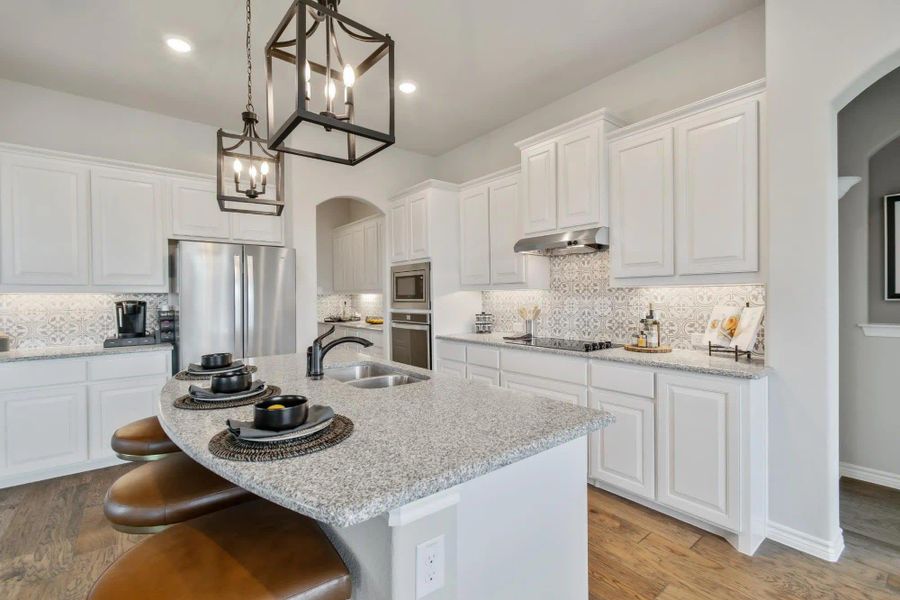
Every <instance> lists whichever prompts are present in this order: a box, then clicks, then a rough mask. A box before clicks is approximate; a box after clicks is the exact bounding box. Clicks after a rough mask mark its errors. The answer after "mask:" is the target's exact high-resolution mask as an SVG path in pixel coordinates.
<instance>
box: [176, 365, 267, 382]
mask: <svg viewBox="0 0 900 600" xmlns="http://www.w3.org/2000/svg"><path fill="white" fill-rule="evenodd" d="M246 367H247V368H248V369H249V370H250V372H251V373H256V371H257V368H256V365H246ZM213 375H216V373H209V374H204V373H191V372H189V371H188V370H187V369H185V370H184V371H178V372H177V373H175V379H177V380H178V381H206V380H207V379H209V378H210V377H212V376H213Z"/></svg>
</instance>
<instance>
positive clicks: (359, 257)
mask: <svg viewBox="0 0 900 600" xmlns="http://www.w3.org/2000/svg"><path fill="white" fill-rule="evenodd" d="M382 232H383V225H382V219H381V217H369V218H367V219H364V220H362V221H356V222H354V223H349V224H347V225H342V226H340V227H336V228H335V229H334V230H333V232H332V255H331V260H332V270H333V284H332V285H333V287H334V291H335V292H341V293H353V294H365V293H380V292H381V291H382V278H383V275H382V262H383V260H384V259H383V258H382V247H383V245H382V241H381V240H382Z"/></svg>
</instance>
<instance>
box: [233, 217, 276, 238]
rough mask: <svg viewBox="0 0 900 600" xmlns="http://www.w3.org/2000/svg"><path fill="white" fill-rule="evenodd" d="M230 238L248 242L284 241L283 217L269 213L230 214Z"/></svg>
mask: <svg viewBox="0 0 900 600" xmlns="http://www.w3.org/2000/svg"><path fill="white" fill-rule="evenodd" d="M231 239H232V240H233V241H235V242H245V243H249V244H273V245H281V244H283V243H284V219H283V218H282V217H280V216H279V217H275V216H270V215H242V214H240V213H232V215H231Z"/></svg>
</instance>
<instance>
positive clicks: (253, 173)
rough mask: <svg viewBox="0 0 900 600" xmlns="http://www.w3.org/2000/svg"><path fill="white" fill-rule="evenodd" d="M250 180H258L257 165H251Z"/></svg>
mask: <svg viewBox="0 0 900 600" xmlns="http://www.w3.org/2000/svg"><path fill="white" fill-rule="evenodd" d="M250 179H256V165H250Z"/></svg>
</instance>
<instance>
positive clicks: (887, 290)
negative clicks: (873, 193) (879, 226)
mask: <svg viewBox="0 0 900 600" xmlns="http://www.w3.org/2000/svg"><path fill="white" fill-rule="evenodd" d="M884 299H885V300H900V194H890V195H888V196H885V197H884Z"/></svg>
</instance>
